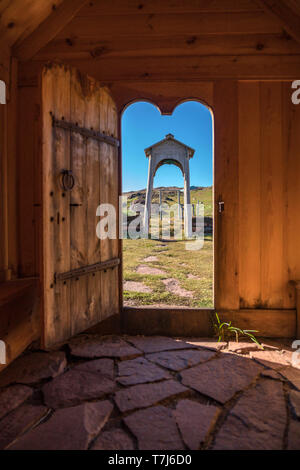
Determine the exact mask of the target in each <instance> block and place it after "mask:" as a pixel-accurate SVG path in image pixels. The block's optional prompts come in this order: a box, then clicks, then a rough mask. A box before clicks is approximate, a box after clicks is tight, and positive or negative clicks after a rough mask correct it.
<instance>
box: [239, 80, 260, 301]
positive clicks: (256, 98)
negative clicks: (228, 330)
mask: <svg viewBox="0 0 300 470" xmlns="http://www.w3.org/2000/svg"><path fill="white" fill-rule="evenodd" d="M259 90H260V87H259V83H258V82H255V83H239V135H240V139H239V230H240V232H239V294H240V306H241V308H251V307H252V308H254V307H255V306H256V307H259V306H260V304H261V288H260V286H261V278H260V274H261V272H260V268H261V266H260V260H261V251H260V237H261V221H260V188H261V170H260V164H261V163H260V161H261V152H260V143H261V141H260V126H261V121H260V93H259ZM263 181H264V179H263ZM263 184H264V183H263Z"/></svg>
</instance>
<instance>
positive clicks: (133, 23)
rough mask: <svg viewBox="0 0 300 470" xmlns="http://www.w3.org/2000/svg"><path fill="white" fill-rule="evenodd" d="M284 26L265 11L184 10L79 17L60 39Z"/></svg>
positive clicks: (263, 30)
mask: <svg viewBox="0 0 300 470" xmlns="http://www.w3.org/2000/svg"><path fill="white" fill-rule="evenodd" d="M281 30H282V27H281V25H280V24H279V23H278V22H277V21H276V20H274V19H273V18H271V17H270V15H268V14H266V13H265V12H254V13H230V12H226V13H199V14H198V13H181V14H179V15H177V14H165V15H164V14H159V15H145V14H142V15H141V14H136V15H111V16H107V15H104V16H103V15H102V14H100V15H99V16H95V15H92V16H88V17H85V16H76V17H75V18H73V20H72V21H71V22H70V23H69V24H68V25H67V26H66V27H65V28H64V29H63V30H62V31H61V32H60V33H59V35H58V36H57V37H59V38H72V37H75V38H76V37H81V38H105V37H112V36H113V37H117V36H130V35H131V34H132V32H133V31H134V33H135V35H136V36H138V37H140V36H141V35H144V34H146V35H149V33H151V34H152V36H153V37H154V36H156V35H162V34H165V35H171V34H190V35H194V34H199V35H203V34H230V33H243V34H250V33H280V32H281Z"/></svg>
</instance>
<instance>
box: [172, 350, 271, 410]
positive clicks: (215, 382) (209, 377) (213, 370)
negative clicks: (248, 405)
mask: <svg viewBox="0 0 300 470" xmlns="http://www.w3.org/2000/svg"><path fill="white" fill-rule="evenodd" d="M261 369H262V366H260V365H259V364H256V363H255V362H254V361H251V360H250V359H248V358H242V357H240V356H235V355H232V354H224V355H222V357H220V358H217V359H212V360H211V361H209V362H206V363H204V364H200V365H199V366H195V367H192V368H190V369H187V370H184V371H182V372H181V373H180V375H181V377H182V383H183V384H184V385H186V386H188V387H191V388H192V389H194V390H196V391H198V392H200V393H202V394H204V395H207V396H209V397H210V398H213V399H214V400H216V401H218V402H220V403H226V402H227V401H228V400H230V399H231V398H232V397H233V396H234V395H235V394H236V393H237V392H239V391H240V390H243V389H244V388H245V387H247V386H248V385H250V383H251V382H252V381H253V380H254V379H255V377H256V376H257V375H258V374H259V373H260V371H261Z"/></svg>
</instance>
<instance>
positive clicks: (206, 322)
mask: <svg viewBox="0 0 300 470" xmlns="http://www.w3.org/2000/svg"><path fill="white" fill-rule="evenodd" d="M188 101H196V102H198V103H200V104H202V105H203V106H205V107H206V108H207V109H208V110H209V111H210V113H211V118H212V160H213V165H212V168H213V170H212V172H213V194H212V195H213V198H212V199H213V200H212V206H213V304H214V306H213V307H212V308H189V307H178V312H180V313H183V314H187V315H189V316H190V315H195V314H196V316H197V315H199V314H201V315H202V320H203V321H202V322H201V323H202V329H203V334H204V335H209V333H210V332H211V329H210V323H211V322H210V318H211V317H212V314H213V313H214V312H215V311H216V289H215V285H216V272H217V255H216V254H217V250H216V245H217V243H216V233H217V232H216V230H215V221H216V217H217V215H218V211H217V207H216V202H215V201H216V188H215V128H214V109H213V106H212V105H211V104H208V103H207V102H206V101H205V100H204V99H202V98H201V97H192V98H189V97H187V98H182V99H180V98H178V99H175V100H174V102H173V104H172V106H170V107H169V108H168V109H167V110H165V111H164V105H163V104H162V103H157V102H153V101H152V100H149V99H148V98H142V97H138V98H136V99H133V100H130V101H128V102H126V103H125V104H123V105H122V106H121V107H119V119H118V121H119V139H120V146H119V152H118V158H119V166H118V168H119V175H118V177H119V197H120V196H122V142H123V140H122V117H123V113H124V111H125V110H126V109H127V108H128V107H129V106H130V105H132V104H134V103H138V102H148V103H150V104H152V105H153V106H155V107H156V108H157V109H158V110H159V111H160V113H161V115H172V114H173V112H174V111H175V109H176V108H177V107H178V106H180V104H182V103H185V102H188ZM118 227H119V207H118ZM119 258H120V269H119V305H120V321H121V329H122V330H123V331H125V330H126V329H127V327H126V325H127V324H128V318H129V316H130V315H131V314H132V315H133V316H134V318H136V316H138V315H141V316H142V317H144V315H143V313H147V315H148V316H150V317H151V316H152V317H153V319H154V318H155V317H156V316H158V315H161V313H162V312H163V311H164V312H165V313H166V314H167V316H173V315H174V313H178V312H176V309H174V308H164V309H162V308H152V307H151V306H149V307H148V306H145V307H124V305H123V241H122V239H121V238H120V237H119ZM153 326H154V327H155V325H153ZM138 328H139V327H138V326H137V331H138ZM167 333H168V332H166V334H167ZM137 334H138V333H137ZM140 334H141V333H140ZM145 334H146V333H145ZM152 334H153V333H152Z"/></svg>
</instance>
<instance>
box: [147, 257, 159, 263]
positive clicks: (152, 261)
mask: <svg viewBox="0 0 300 470" xmlns="http://www.w3.org/2000/svg"><path fill="white" fill-rule="evenodd" d="M156 261H158V257H157V256H148V257H147V258H144V259H143V262H144V263H155V262H156Z"/></svg>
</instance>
